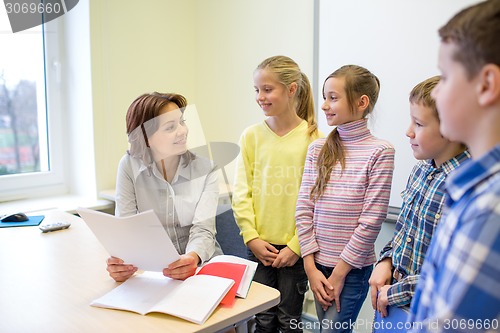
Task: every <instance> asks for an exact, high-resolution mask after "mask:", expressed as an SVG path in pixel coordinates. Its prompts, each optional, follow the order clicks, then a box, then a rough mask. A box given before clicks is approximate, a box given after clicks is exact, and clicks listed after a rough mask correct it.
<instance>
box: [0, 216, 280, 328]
mask: <svg viewBox="0 0 500 333" xmlns="http://www.w3.org/2000/svg"><path fill="white" fill-rule="evenodd" d="M58 219H59V220H65V221H70V222H71V223H72V225H71V227H70V228H69V229H67V230H62V231H55V232H51V233H45V234H44V233H41V231H40V230H39V229H38V227H15V228H0V317H1V318H0V332H16V333H17V332H50V333H57V332H61V333H68V332H71V333H74V332H85V333H88V332H148V333H150V332H151V333H152V332H162V333H166V332H168V333H177V332H179V333H186V332H216V331H218V330H221V329H223V328H225V327H228V326H231V325H232V324H234V323H237V322H240V321H241V320H244V319H246V318H248V317H251V316H253V315H254V314H255V313H258V312H260V311H263V310H265V309H268V308H270V307H272V306H274V305H276V304H278V302H279V298H280V295H279V292H278V291H277V290H275V289H273V288H270V287H267V286H265V285H262V284H259V283H257V282H253V283H252V286H251V288H250V292H249V294H248V297H247V298H246V299H239V298H238V299H237V300H236V302H235V304H234V306H233V307H232V308H220V307H219V308H217V309H216V310H215V312H214V313H213V314H212V316H211V317H210V318H209V319H208V320H207V321H206V322H205V324H204V325H197V324H194V323H190V322H188V321H185V320H182V319H179V318H176V317H173V316H169V315H164V314H159V313H154V314H149V315H146V316H141V315H138V314H136V313H132V312H127V311H118V310H110V309H101V308H96V307H91V306H90V305H89V304H90V302H91V301H92V300H94V299H95V298H97V297H100V296H102V295H104V294H105V293H107V292H108V291H110V290H111V289H113V288H114V287H116V286H117V285H118V283H116V282H114V281H113V280H112V279H111V278H110V277H109V276H108V273H107V272H106V264H105V260H106V258H107V257H108V254H107V253H106V251H105V250H104V248H103V247H102V246H101V245H100V243H99V242H98V241H97V239H96V238H95V237H94V235H93V234H92V232H91V231H90V230H89V229H88V227H87V226H86V224H85V223H84V222H83V221H82V220H81V219H80V218H79V217H77V216H74V215H70V214H68V213H62V212H49V213H46V218H45V221H44V222H45V223H46V222H48V221H56V220H58ZM42 223H43V222H42Z"/></svg>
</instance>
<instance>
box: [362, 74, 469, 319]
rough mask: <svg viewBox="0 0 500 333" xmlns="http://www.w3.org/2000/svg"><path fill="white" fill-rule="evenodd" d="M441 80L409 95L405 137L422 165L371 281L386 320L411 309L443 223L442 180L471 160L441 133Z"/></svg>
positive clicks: (432, 80) (405, 195)
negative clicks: (435, 93) (391, 311)
mask: <svg viewBox="0 0 500 333" xmlns="http://www.w3.org/2000/svg"><path fill="white" fill-rule="evenodd" d="M439 79H440V78H439V76H434V77H431V78H429V79H427V80H425V81H423V82H421V83H419V84H418V85H416V86H415V87H414V88H413V90H412V91H411V93H410V98H409V100H410V116H411V122H410V126H409V127H408V130H407V132H406V135H407V137H408V138H409V139H410V145H411V148H412V150H413V155H414V156H415V158H416V159H418V160H420V161H419V162H418V163H417V164H416V165H415V167H414V168H413V170H412V172H411V174H410V177H409V178H408V183H407V185H406V189H405V190H404V191H403V192H402V198H403V204H402V207H401V213H400V214H399V217H398V220H397V222H396V231H395V233H394V237H393V238H392V240H391V241H389V243H387V245H386V246H385V247H384V249H383V250H382V252H381V253H380V259H379V261H378V263H377V265H376V266H375V269H374V270H373V273H372V275H371V278H370V281H369V282H370V287H371V299H372V306H373V308H374V309H375V310H377V311H379V312H380V313H381V316H382V317H387V315H388V311H387V307H388V306H389V305H391V306H398V307H402V306H409V305H410V302H411V300H412V297H413V294H414V292H415V288H416V285H417V282H418V279H419V275H420V269H421V267H422V263H423V261H424V257H425V253H426V252H427V248H428V246H429V243H430V240H431V237H432V234H433V233H434V229H435V227H436V226H437V224H438V222H439V221H440V219H441V214H442V208H443V206H444V201H445V195H444V184H445V182H444V181H445V179H446V177H447V176H448V174H449V173H450V172H451V171H452V170H454V169H455V168H457V167H458V166H459V165H460V164H461V163H462V162H464V161H466V160H468V159H469V156H470V155H469V153H468V152H467V151H465V146H464V145H463V144H461V143H457V142H451V141H449V140H448V139H446V138H444V137H443V136H442V135H441V132H440V131H439V126H440V121H439V116H438V113H437V109H436V104H435V102H434V100H433V99H432V97H431V92H432V90H433V89H434V87H435V86H436V85H437V84H438V82H439Z"/></svg>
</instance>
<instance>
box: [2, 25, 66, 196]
mask: <svg viewBox="0 0 500 333" xmlns="http://www.w3.org/2000/svg"><path fill="white" fill-rule="evenodd" d="M31 30H33V31H31V32H29V33H36V32H37V31H39V33H41V34H43V38H44V40H43V48H44V54H43V56H44V74H45V107H46V122H47V133H46V134H47V142H48V159H49V170H48V171H40V172H31V173H19V174H12V175H2V176H0V188H1V189H2V190H1V191H0V202H3V201H10V200H18V199H29V198H36V197H42V196H48V195H61V194H65V193H67V191H68V185H67V184H68V180H67V177H66V163H65V161H64V158H63V157H64V155H65V152H66V151H67V147H68V143H67V141H68V140H65V139H64V138H65V137H67V136H66V135H65V133H64V127H65V126H64V123H65V117H64V114H63V105H64V101H63V94H62V80H61V77H63V76H62V70H63V64H64V61H63V47H62V41H63V40H64V38H63V31H64V29H63V23H62V22H61V20H57V19H56V20H53V21H50V22H47V23H45V24H43V25H42V26H41V28H40V27H35V28H32V29H31ZM19 33H22V32H19ZM40 135H44V133H41V132H40Z"/></svg>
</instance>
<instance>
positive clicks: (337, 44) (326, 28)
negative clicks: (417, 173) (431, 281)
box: [318, 0, 477, 207]
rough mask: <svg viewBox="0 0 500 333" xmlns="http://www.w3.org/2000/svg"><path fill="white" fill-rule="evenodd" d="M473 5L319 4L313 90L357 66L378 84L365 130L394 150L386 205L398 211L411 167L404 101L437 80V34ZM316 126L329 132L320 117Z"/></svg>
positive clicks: (369, 0)
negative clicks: (336, 73) (424, 84)
mask: <svg viewBox="0 0 500 333" xmlns="http://www.w3.org/2000/svg"><path fill="white" fill-rule="evenodd" d="M475 2H477V0H439V1H435V0H406V1H400V0H375V1H374V0H353V1H337V0H335V1H334V0H320V9H319V13H320V15H319V16H320V21H319V24H320V28H319V75H318V80H319V87H320V89H321V87H322V85H323V82H324V79H325V78H326V77H327V76H328V75H329V74H330V73H331V72H333V71H334V70H335V69H337V68H339V67H340V66H342V65H345V64H357V65H361V66H363V67H365V68H367V69H368V70H370V71H371V72H372V73H374V74H375V75H377V76H378V78H379V79H380V81H381V91H380V96H379V100H378V102H377V105H376V107H375V111H374V118H373V120H374V121H370V127H371V128H372V129H373V132H374V134H375V135H376V136H378V137H381V138H384V139H386V140H388V141H389V142H391V143H392V144H393V145H394V146H395V148H396V168H395V171H394V180H393V185H392V193H391V200H390V203H391V205H392V206H396V207H399V206H400V205H401V197H400V192H401V191H402V190H403V189H404V187H405V186H406V180H407V178H408V175H409V174H410V171H411V168H412V167H413V165H414V164H415V163H416V160H415V159H414V157H413V154H412V151H411V148H410V146H409V143H408V139H407V138H406V136H405V132H406V129H407V128H408V124H409V120H410V117H409V103H408V95H409V93H410V91H411V89H412V88H413V87H414V86H415V85H416V84H417V83H419V82H421V81H423V80H425V79H427V78H428V77H431V76H433V75H438V74H439V72H438V69H437V55H438V46H439V38H438V33H437V30H438V28H439V27H441V26H442V25H443V24H444V23H446V21H447V20H448V19H450V18H451V16H452V15H453V14H455V13H456V12H458V10H459V9H462V8H464V7H466V6H467V5H469V4H472V3H475ZM319 126H320V128H321V129H322V130H323V131H324V132H325V133H327V132H329V131H330V128H329V127H328V125H327V124H326V120H325V118H324V117H322V115H320V116H319Z"/></svg>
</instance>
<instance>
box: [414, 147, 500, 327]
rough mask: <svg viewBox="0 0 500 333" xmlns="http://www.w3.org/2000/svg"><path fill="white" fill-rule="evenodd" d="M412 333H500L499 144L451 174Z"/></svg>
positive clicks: (418, 293)
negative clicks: (447, 196) (441, 219)
mask: <svg viewBox="0 0 500 333" xmlns="http://www.w3.org/2000/svg"><path fill="white" fill-rule="evenodd" d="M446 188H447V192H448V194H449V198H448V200H447V202H446V207H447V209H449V210H446V216H445V217H443V222H442V223H440V224H439V226H438V228H437V230H436V233H435V235H434V237H433V239H432V242H431V245H430V247H429V251H428V253H427V256H426V259H425V261H424V265H423V267H422V271H421V275H420V281H419V283H418V286H417V290H416V292H415V297H414V298H413V302H412V305H411V315H410V320H411V321H413V322H414V323H413V329H412V330H411V331H410V332H431V331H432V332H468V333H471V332H499V331H500V323H499V321H500V145H498V146H496V147H495V148H494V149H493V150H491V151H490V152H489V153H488V154H486V155H485V156H483V157H481V158H480V159H478V160H471V161H470V162H469V163H467V164H466V165H464V166H462V167H461V168H460V169H459V170H457V171H456V172H455V173H453V174H452V175H450V177H449V178H448V180H447V184H446Z"/></svg>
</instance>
